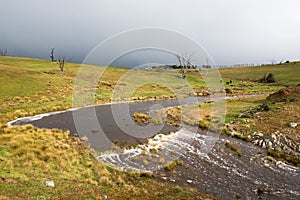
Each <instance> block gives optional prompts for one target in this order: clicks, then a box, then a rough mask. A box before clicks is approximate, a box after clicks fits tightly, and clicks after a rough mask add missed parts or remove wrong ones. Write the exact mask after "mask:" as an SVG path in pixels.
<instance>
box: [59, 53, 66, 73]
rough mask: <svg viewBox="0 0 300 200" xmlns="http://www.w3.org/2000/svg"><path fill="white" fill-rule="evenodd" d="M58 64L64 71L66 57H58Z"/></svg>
mask: <svg viewBox="0 0 300 200" xmlns="http://www.w3.org/2000/svg"><path fill="white" fill-rule="evenodd" d="M57 64H58V66H59V69H60V71H61V72H63V71H64V68H65V57H62V58H61V57H58V60H57Z"/></svg>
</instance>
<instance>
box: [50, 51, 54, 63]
mask: <svg viewBox="0 0 300 200" xmlns="http://www.w3.org/2000/svg"><path fill="white" fill-rule="evenodd" d="M54 50H55V48H52V49H51V52H50V55H49V57H50V59H51V61H52V62H54Z"/></svg>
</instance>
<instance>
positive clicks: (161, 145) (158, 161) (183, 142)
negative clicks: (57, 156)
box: [98, 129, 207, 172]
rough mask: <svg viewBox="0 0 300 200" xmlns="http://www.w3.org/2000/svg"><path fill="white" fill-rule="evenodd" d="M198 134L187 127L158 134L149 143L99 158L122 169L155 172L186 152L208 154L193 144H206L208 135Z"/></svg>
mask: <svg viewBox="0 0 300 200" xmlns="http://www.w3.org/2000/svg"><path fill="white" fill-rule="evenodd" d="M197 136H198V134H196V133H194V132H191V131H188V130H185V129H181V130H180V131H178V132H176V133H173V134H169V135H163V134H158V135H156V136H155V137H154V138H151V139H149V140H148V143H147V144H144V145H139V146H138V147H137V148H134V149H127V150H125V151H124V152H122V153H106V154H103V155H100V156H98V159H100V160H102V161H104V162H105V163H108V164H112V165H113V166H114V167H117V168H119V169H121V170H127V171H128V170H138V171H147V172H153V171H156V170H158V169H160V168H162V167H164V166H166V165H167V164H168V163H170V162H172V161H175V160H176V159H178V158H179V157H181V156H183V157H186V152H189V153H195V154H198V155H200V156H207V155H206V154H203V153H201V152H200V150H199V149H195V147H194V146H193V143H194V142H196V143H198V144H199V143H200V144H202V145H205V139H207V138H206V136H203V135H202V136H201V137H197Z"/></svg>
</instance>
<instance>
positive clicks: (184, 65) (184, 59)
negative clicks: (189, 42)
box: [176, 52, 195, 79]
mask: <svg viewBox="0 0 300 200" xmlns="http://www.w3.org/2000/svg"><path fill="white" fill-rule="evenodd" d="M194 54H195V52H194V53H192V54H188V53H185V54H183V53H182V54H181V55H179V54H177V55H176V58H177V60H178V62H179V67H181V76H182V78H183V79H185V74H186V71H187V70H188V69H190V68H191V66H192V57H193V55H194Z"/></svg>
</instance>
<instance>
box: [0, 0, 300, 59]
mask: <svg viewBox="0 0 300 200" xmlns="http://www.w3.org/2000/svg"><path fill="white" fill-rule="evenodd" d="M299 7H300V2H299V1H297V0H286V1H281V0H251V1H250V0H245V1H240V0H226V1H223V0H202V1H199V0H194V1H193V0H187V1H182V0H181V1H179V0H164V1H161V0H160V1H159V0H152V1H140V0H123V1H117V0H85V1H83V0H64V1H63V0H52V1H50V0H26V1H21V0H1V6H0V17H1V28H0V49H8V53H9V54H10V55H15V56H29V57H39V58H46V59H47V58H48V54H49V51H50V48H53V47H55V48H56V54H57V55H63V56H66V57H67V58H68V59H72V60H73V61H78V62H79V61H82V60H83V59H84V58H85V57H86V56H87V55H88V53H89V52H90V51H91V50H92V49H93V48H94V47H95V46H96V45H97V44H99V43H100V42H102V41H103V40H105V39H106V38H108V37H110V36H111V35H114V34H117V33H119V32H121V31H126V30H128V29H132V28H138V27H161V28H167V29H173V30H176V31H179V32H181V33H183V34H186V35H187V36H189V37H191V38H193V39H194V40H195V41H197V42H198V43H199V44H200V45H202V46H204V47H205V48H206V49H207V51H208V52H209V53H210V55H211V57H212V58H213V59H214V60H215V62H216V63H217V64H235V63H264V62H270V61H271V60H273V59H274V60H276V61H280V60H281V59H290V60H294V59H298V60H299V59H300V55H299V52H300V51H299V50H300V40H299V36H300V13H299V12H298V8H299ZM140 58H141V57H140ZM140 58H139V59H140ZM123 62H127V63H130V62H132V63H141V62H143V61H140V60H139V61H136V60H135V58H134V57H133V56H131V57H130V56H129V57H128V60H127V61H125V60H124V61H123Z"/></svg>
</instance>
